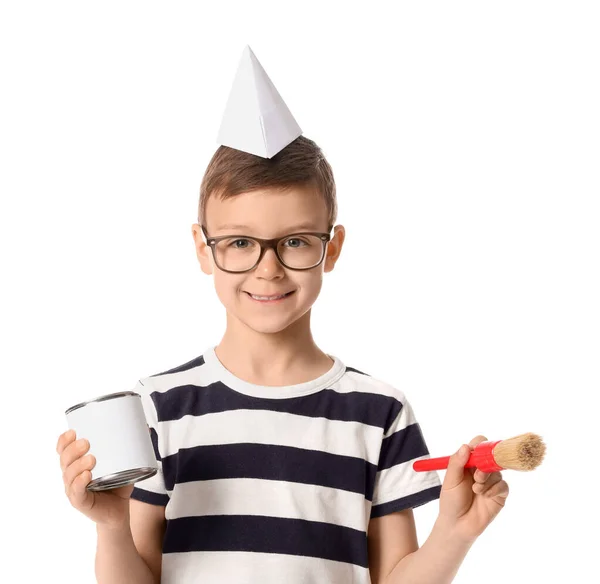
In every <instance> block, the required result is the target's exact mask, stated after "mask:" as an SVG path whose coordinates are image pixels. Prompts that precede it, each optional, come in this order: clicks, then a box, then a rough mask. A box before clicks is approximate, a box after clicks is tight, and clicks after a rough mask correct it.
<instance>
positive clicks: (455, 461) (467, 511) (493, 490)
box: [438, 436, 508, 543]
mask: <svg viewBox="0 0 600 584" xmlns="http://www.w3.org/2000/svg"><path fill="white" fill-rule="evenodd" d="M486 440H487V438H485V437H484V436H476V437H475V438H473V440H471V442H469V445H468V446H469V449H468V450H467V449H466V446H464V445H463V447H461V448H465V452H461V450H460V449H459V451H458V452H456V453H455V454H453V455H452V456H451V457H450V461H449V463H448V468H447V469H446V476H445V477H444V481H443V484H442V492H441V495H440V511H439V517H438V522H439V523H440V524H441V525H442V526H443V527H444V528H447V529H449V530H450V531H451V532H452V534H453V535H454V536H456V537H460V538H461V539H462V540H464V541H465V542H469V543H472V542H473V541H475V539H477V537H479V536H480V535H481V534H482V533H483V531H484V530H485V528H486V527H487V526H488V525H489V524H490V523H491V522H492V520H493V519H494V518H495V517H496V515H498V513H500V511H501V509H502V508H503V507H504V504H505V502H506V498H507V497H508V484H507V483H506V481H504V480H502V473H500V472H493V473H484V472H482V471H480V470H479V469H475V468H464V465H465V464H466V463H467V460H469V456H470V454H471V451H472V450H473V448H475V446H477V444H479V443H480V442H484V441H486Z"/></svg>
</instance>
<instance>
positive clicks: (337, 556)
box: [57, 136, 508, 584]
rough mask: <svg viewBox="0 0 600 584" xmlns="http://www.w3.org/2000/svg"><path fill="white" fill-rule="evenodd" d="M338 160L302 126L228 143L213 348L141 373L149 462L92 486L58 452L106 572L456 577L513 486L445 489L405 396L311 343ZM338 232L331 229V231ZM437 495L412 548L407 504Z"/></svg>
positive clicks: (209, 197)
mask: <svg viewBox="0 0 600 584" xmlns="http://www.w3.org/2000/svg"><path fill="white" fill-rule="evenodd" d="M336 215H337V204H336V197H335V183H334V180H333V174H332V171H331V168H330V166H329V164H328V163H327V161H326V160H325V158H324V157H323V155H322V153H321V150H320V149H319V148H318V146H317V145H316V144H315V143H314V142H313V141H311V140H309V139H307V138H305V137H303V136H299V137H297V138H295V139H294V140H292V141H291V142H290V143H289V144H288V145H287V146H285V147H284V148H283V149H281V150H280V151H278V153H277V154H276V155H275V156H273V157H271V158H265V157H261V156H256V155H254V154H250V153H247V152H244V151H241V150H238V149H235V148H231V147H227V146H221V147H220V148H219V149H218V150H217V152H216V153H215V155H214V156H213V158H212V160H211V161H210V163H209V165H208V168H207V170H206V173H205V175H204V179H203V181H202V186H201V191H200V205H199V216H198V223H197V224H194V225H193V226H192V234H193V238H194V242H195V249H196V253H197V257H198V260H199V262H200V266H201V269H202V271H203V272H204V273H205V274H209V275H212V276H213V279H214V284H215V289H216V292H217V295H218V297H219V299H220V301H221V302H222V304H223V305H224V306H225V309H226V317H227V326H226V330H225V333H224V335H223V338H222V339H221V342H220V343H219V344H218V345H217V346H216V347H209V348H207V349H206V350H205V351H204V352H203V353H202V354H201V355H200V356H198V357H197V358H195V359H193V360H192V361H189V362H187V363H185V364H183V365H180V366H179V367H176V368H174V369H170V370H168V371H165V372H162V373H158V374H155V375H151V376H150V377H146V378H142V379H141V380H140V381H139V382H138V384H137V385H136V387H135V389H134V390H135V391H136V392H137V393H139V394H140V395H141V396H142V403H143V404H144V410H145V413H146V418H147V421H148V424H149V426H150V432H151V437H152V442H153V445H154V449H155V453H156V457H157V461H158V464H159V472H158V473H157V474H156V475H155V476H154V477H151V478H149V479H146V480H144V481H141V482H138V483H136V485H135V486H128V487H122V488H120V489H115V490H113V491H110V492H96V493H94V492H88V491H86V489H85V487H86V485H87V484H88V483H89V481H90V478H91V475H90V472H89V471H90V470H91V468H93V465H94V462H95V461H94V460H93V457H91V458H90V459H89V460H88V459H87V458H86V457H85V456H84V454H85V452H87V450H88V446H89V445H88V444H87V443H86V442H85V440H84V441H83V444H79V442H75V441H74V439H75V436H74V433H73V432H67V433H65V434H63V435H62V436H61V437H60V439H59V443H58V445H57V451H58V452H59V453H60V455H61V456H60V461H61V468H62V470H63V473H64V474H63V479H64V483H65V490H66V493H67V495H68V497H69V500H70V501H71V503H72V505H73V506H74V507H76V508H77V509H79V510H80V511H81V512H83V513H84V514H86V515H87V516H88V517H90V518H91V519H92V520H93V521H95V522H96V524H97V534H98V548H97V554H96V575H97V579H98V582H100V583H101V584H102V583H107V584H108V583H110V584H118V583H121V582H122V583H127V584H136V583H140V584H151V583H159V582H163V583H169V584H171V583H177V584H187V583H192V582H194V583H196V582H197V583H202V584H204V583H207V584H208V583H211V584H212V583H221V582H223V583H225V582H232V583H236V584H238V583H248V584H250V583H261V584H271V583H278V584H279V583H283V582H285V583H286V584H294V583H300V582H302V583H340V584H347V583H354V584H368V583H369V582H372V583H373V584H380V583H386V584H399V583H402V584H408V583H419V584H434V583H435V584H441V583H446V582H451V581H452V579H453V578H454V575H455V574H456V571H457V569H458V567H459V566H460V564H461V562H462V560H463V558H464V557H465V554H466V553H467V551H468V550H469V548H470V546H471V545H472V543H473V542H474V541H475V539H476V538H477V537H478V536H479V535H480V534H481V533H482V532H483V530H484V529H485V527H486V526H487V525H488V524H489V523H490V522H491V521H492V519H493V518H494V517H495V516H496V515H497V513H498V512H499V510H500V509H501V508H502V506H503V505H504V501H505V498H506V496H507V495H508V486H507V485H506V483H505V481H503V480H502V477H501V474H500V473H492V474H490V475H487V474H484V473H481V472H480V471H475V472H473V471H470V470H468V469H464V464H465V463H466V461H467V459H468V452H469V451H470V449H472V448H473V447H474V446H475V445H476V444H478V443H479V442H481V441H483V440H485V439H486V438H485V437H483V436H478V437H476V438H474V439H473V440H472V441H471V442H470V443H469V445H468V446H469V447H467V448H466V449H465V450H464V451H463V449H461V450H459V452H457V453H456V454H454V455H453V456H452V458H451V462H450V466H449V467H448V470H447V471H446V475H445V478H444V483H443V485H442V484H440V480H439V477H438V475H437V473H436V472H425V473H417V472H415V471H414V470H413V469H412V463H413V461H414V460H415V459H417V458H421V457H426V456H428V455H429V452H428V450H427V447H426V444H425V441H424V439H423V436H422V434H421V431H420V427H419V424H418V423H417V421H416V419H415V416H414V412H413V410H412V408H411V406H410V404H409V402H408V401H407V399H406V397H405V395H404V394H403V393H402V392H401V391H400V390H398V389H396V388H394V387H391V386H389V385H387V384H386V383H384V382H382V381H380V380H377V379H375V378H373V377H371V376H369V375H368V374H365V373H362V372H361V371H359V370H357V369H354V368H352V367H348V366H346V365H344V364H343V363H342V362H341V360H340V359H339V358H338V357H336V356H333V355H329V354H327V353H325V352H323V351H322V350H321V349H319V347H318V346H317V344H316V343H315V341H314V339H313V337H312V334H311V328H310V316H311V307H312V305H313V304H314V302H315V301H316V299H317V297H318V295H319V292H320V289H321V285H322V281H323V273H324V272H330V271H331V270H333V268H334V266H335V263H336V261H337V260H338V258H339V257H340V254H341V251H342V247H343V242H344V236H345V231H344V227H343V226H341V225H337V226H335V228H334V227H333V226H334V225H335V221H336ZM332 230H333V231H332ZM438 498H439V499H440V501H439V516H438V518H437V520H436V522H435V525H434V528H433V530H432V532H431V534H430V536H429V538H428V539H427V541H426V542H425V543H424V545H423V546H422V547H421V548H419V546H418V542H417V538H416V530H415V524H414V517H413V512H412V509H413V508H414V507H417V506H419V505H422V504H424V503H427V502H429V501H433V500H436V499H438Z"/></svg>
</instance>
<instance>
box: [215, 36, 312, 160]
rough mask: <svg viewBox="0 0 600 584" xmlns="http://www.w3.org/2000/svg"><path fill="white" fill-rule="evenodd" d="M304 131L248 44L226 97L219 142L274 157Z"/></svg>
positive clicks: (251, 152) (259, 154) (263, 155)
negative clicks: (227, 97)
mask: <svg viewBox="0 0 600 584" xmlns="http://www.w3.org/2000/svg"><path fill="white" fill-rule="evenodd" d="M301 134H302V130H301V129H300V126H299V125H298V124H297V122H296V120H295V119H294V117H293V116H292V114H291V113H290V110H289V109H288V107H287V106H286V105H285V103H284V101H283V99H281V96H280V95H279V92H278V91H277V89H275V86H274V85H273V83H272V81H271V80H270V79H269V76H268V75H267V73H266V72H265V70H264V69H263V68H262V65H261V64H260V63H259V62H258V59H257V58H256V56H255V55H254V53H253V52H252V49H251V48H250V47H249V46H248V45H246V47H245V48H244V52H243V53H242V58H241V60H240V64H239V65H238V69H237V73H236V76H235V79H234V81H233V86H232V88H231V92H230V94H229V99H228V100H227V106H226V107H225V113H224V114H223V120H222V121H221V127H220V128H219V135H218V136H217V142H218V143H219V144H222V145H223V146H229V147H230V148H235V149H236V150H242V151H243V152H249V153H250V154H256V155H257V156H262V157H263V158H272V157H273V156H275V154H277V153H278V152H279V151H280V150H283V149H284V148H285V147H286V146H287V145H288V144H289V143H290V142H292V141H293V140H295V139H296V138H297V137H298V136H300V135H301Z"/></svg>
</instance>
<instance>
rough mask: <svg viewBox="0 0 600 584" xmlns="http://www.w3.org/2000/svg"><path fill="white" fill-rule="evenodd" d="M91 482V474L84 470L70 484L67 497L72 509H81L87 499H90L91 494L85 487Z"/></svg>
mask: <svg viewBox="0 0 600 584" xmlns="http://www.w3.org/2000/svg"><path fill="white" fill-rule="evenodd" d="M91 480H92V473H91V472H90V471H89V470H86V471H84V472H82V473H81V474H80V475H77V477H75V480H74V481H73V483H72V484H71V491H70V495H69V501H71V504H72V505H73V506H74V507H77V508H79V509H81V508H84V507H86V506H87V504H86V503H87V499H90V498H91V497H92V495H91V493H90V492H89V491H88V490H87V486H88V484H89V483H90V481H91Z"/></svg>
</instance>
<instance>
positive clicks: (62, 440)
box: [56, 430, 75, 454]
mask: <svg viewBox="0 0 600 584" xmlns="http://www.w3.org/2000/svg"><path fill="white" fill-rule="evenodd" d="M73 440H75V430H67V431H66V432H63V433H62V434H61V435H60V436H59V437H58V442H57V443H56V452H57V453H58V454H62V452H63V450H64V449H65V448H66V447H67V446H68V445H69V444H71V442H73Z"/></svg>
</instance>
